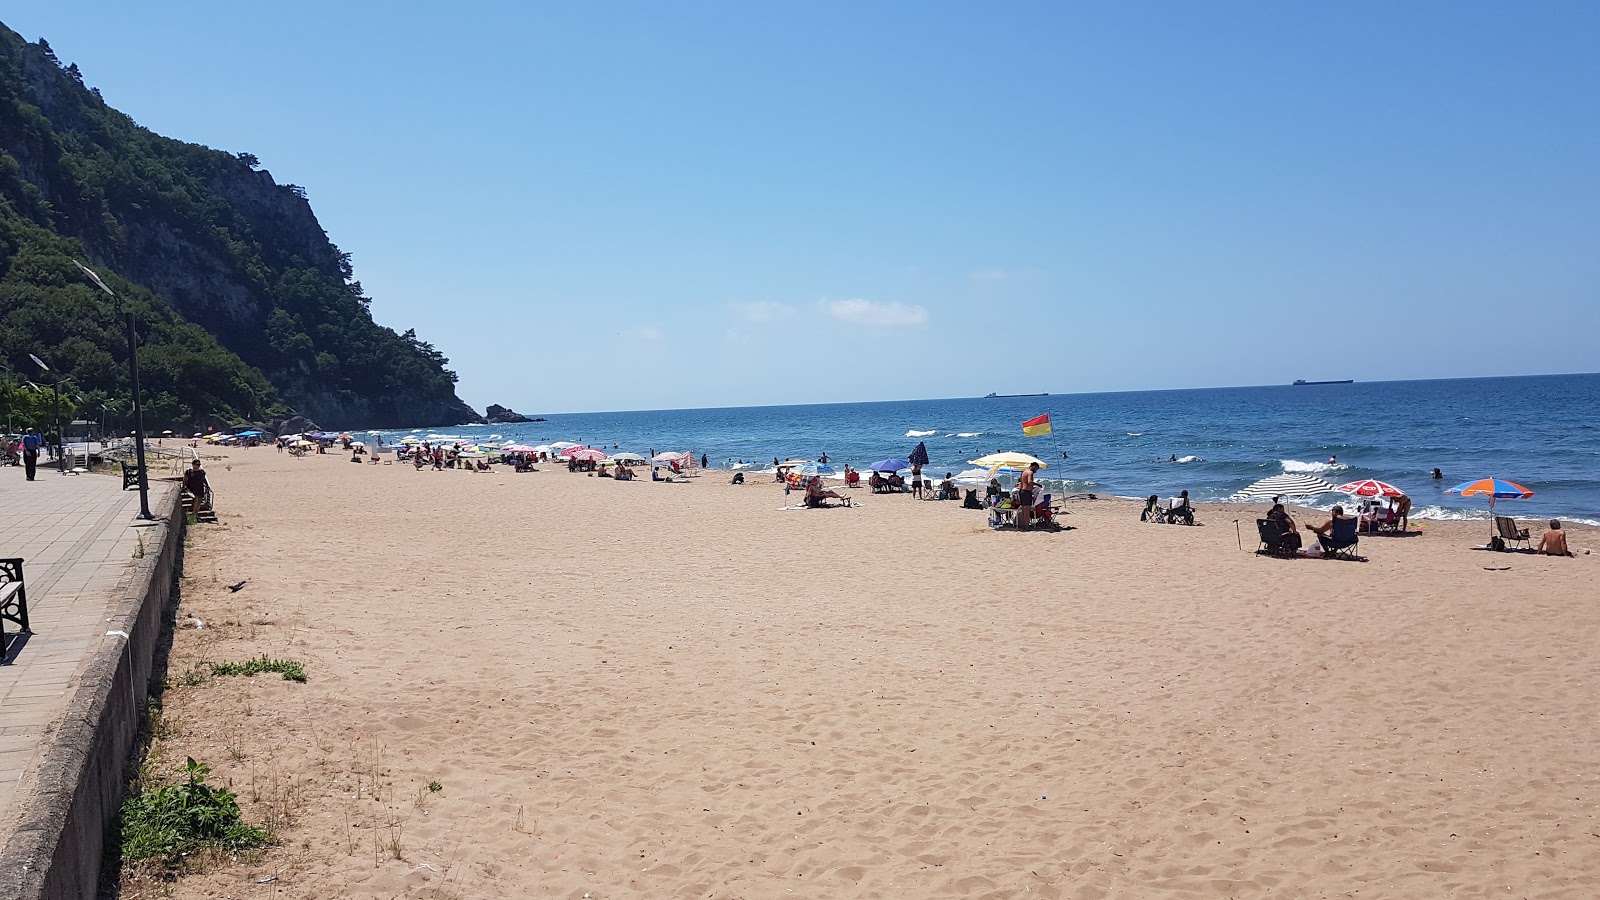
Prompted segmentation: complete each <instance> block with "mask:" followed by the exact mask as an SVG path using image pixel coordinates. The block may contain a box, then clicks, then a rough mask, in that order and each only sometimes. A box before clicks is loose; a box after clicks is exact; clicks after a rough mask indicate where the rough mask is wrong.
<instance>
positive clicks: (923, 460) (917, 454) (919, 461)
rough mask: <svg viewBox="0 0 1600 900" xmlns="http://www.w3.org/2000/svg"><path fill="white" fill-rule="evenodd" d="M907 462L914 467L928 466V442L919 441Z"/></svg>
mask: <svg viewBox="0 0 1600 900" xmlns="http://www.w3.org/2000/svg"><path fill="white" fill-rule="evenodd" d="M906 462H909V463H911V464H912V465H913V466H925V465H927V464H928V444H927V442H926V441H917V446H915V447H913V448H912V450H911V455H910V456H908V457H906Z"/></svg>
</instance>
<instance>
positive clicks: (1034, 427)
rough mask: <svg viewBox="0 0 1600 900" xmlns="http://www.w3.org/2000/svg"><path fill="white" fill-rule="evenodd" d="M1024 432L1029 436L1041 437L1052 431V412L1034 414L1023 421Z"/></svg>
mask: <svg viewBox="0 0 1600 900" xmlns="http://www.w3.org/2000/svg"><path fill="white" fill-rule="evenodd" d="M1022 433H1023V435H1025V436H1027V437H1039V436H1040V435H1045V434H1049V433H1050V414H1049V413H1046V414H1044V415H1042V416H1034V417H1033V418H1031V419H1029V420H1028V421H1026V422H1023V423H1022Z"/></svg>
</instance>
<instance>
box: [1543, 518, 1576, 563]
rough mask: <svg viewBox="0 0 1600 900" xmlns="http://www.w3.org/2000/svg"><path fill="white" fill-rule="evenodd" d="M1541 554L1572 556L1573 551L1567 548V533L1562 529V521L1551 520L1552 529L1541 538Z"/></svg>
mask: <svg viewBox="0 0 1600 900" xmlns="http://www.w3.org/2000/svg"><path fill="white" fill-rule="evenodd" d="M1539 554H1540V555H1541V556H1571V555H1572V551H1570V550H1568V549H1567V533H1566V532H1565V531H1562V530H1561V522H1560V521H1558V520H1556V519H1551V520H1550V530H1549V531H1546V532H1545V533H1544V534H1543V535H1541V536H1540V538H1539Z"/></svg>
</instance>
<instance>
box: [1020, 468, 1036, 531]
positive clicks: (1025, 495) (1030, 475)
mask: <svg viewBox="0 0 1600 900" xmlns="http://www.w3.org/2000/svg"><path fill="white" fill-rule="evenodd" d="M1038 471H1039V464H1038V463H1036V462H1031V463H1028V467H1027V468H1026V469H1023V470H1022V477H1021V478H1018V479H1017V496H1016V506H1017V511H1016V513H1015V514H1014V518H1015V520H1016V523H1017V527H1018V528H1027V527H1028V526H1029V525H1031V524H1033V492H1034V473H1036V472H1038Z"/></svg>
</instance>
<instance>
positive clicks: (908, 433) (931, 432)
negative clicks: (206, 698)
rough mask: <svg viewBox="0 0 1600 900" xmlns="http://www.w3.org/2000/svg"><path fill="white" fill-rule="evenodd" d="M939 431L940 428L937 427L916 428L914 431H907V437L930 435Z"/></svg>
mask: <svg viewBox="0 0 1600 900" xmlns="http://www.w3.org/2000/svg"><path fill="white" fill-rule="evenodd" d="M938 433H939V429H937V428H932V429H929V430H927V431H915V430H913V431H908V432H906V437H928V436H929V435H933V434H938Z"/></svg>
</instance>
